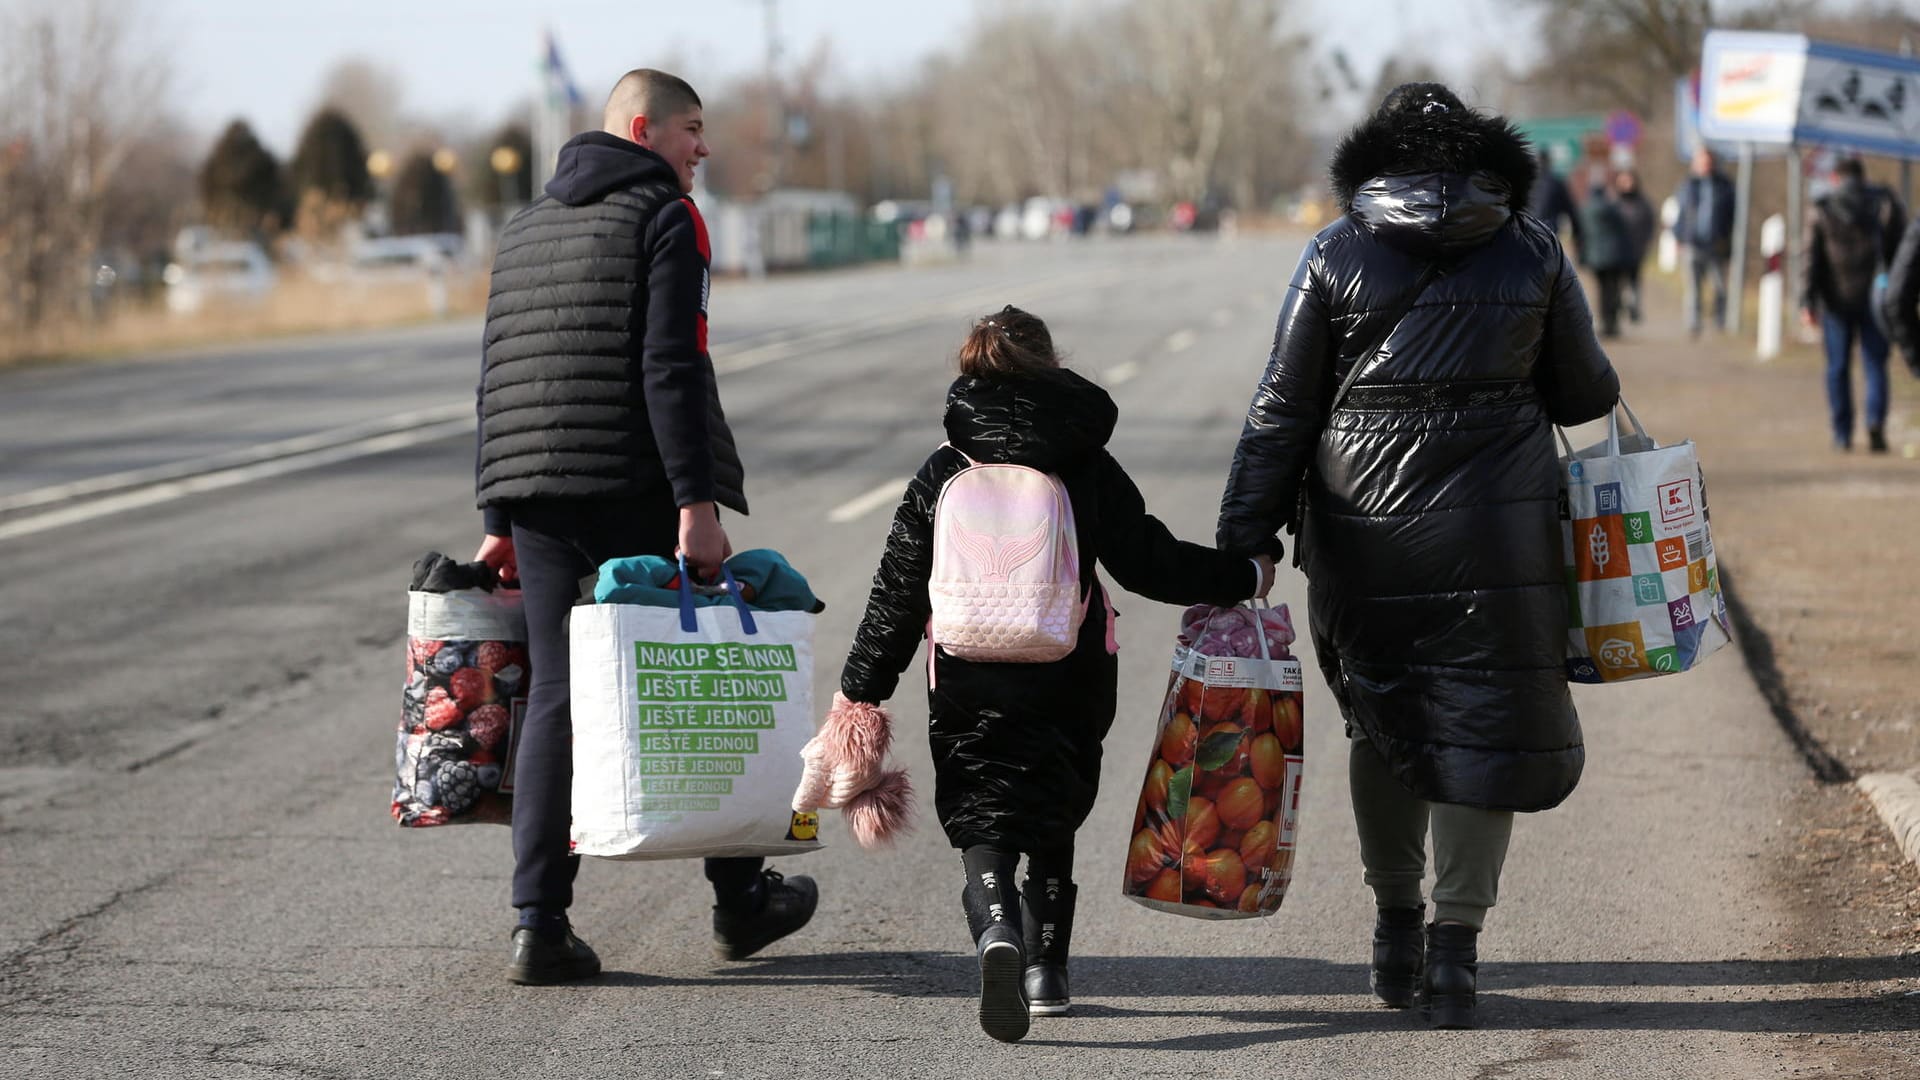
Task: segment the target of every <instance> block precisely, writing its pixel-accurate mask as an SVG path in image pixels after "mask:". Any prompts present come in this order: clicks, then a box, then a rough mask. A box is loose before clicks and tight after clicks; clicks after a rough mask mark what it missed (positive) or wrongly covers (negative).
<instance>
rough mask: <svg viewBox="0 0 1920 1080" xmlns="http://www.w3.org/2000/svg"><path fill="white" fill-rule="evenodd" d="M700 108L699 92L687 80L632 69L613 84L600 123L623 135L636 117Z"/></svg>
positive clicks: (665, 115) (660, 116) (664, 115)
mask: <svg viewBox="0 0 1920 1080" xmlns="http://www.w3.org/2000/svg"><path fill="white" fill-rule="evenodd" d="M701 107H702V106H701V104H700V95H699V94H696V93H694V92H693V87H691V86H689V85H687V80H685V79H682V78H681V77H679V76H678V75H669V74H667V73H666V72H664V71H655V70H654V69H652V68H635V69H633V70H632V71H629V72H627V73H626V74H625V75H622V76H620V81H619V82H617V83H614V84H613V93H611V94H608V95H607V107H606V109H605V110H604V112H603V113H602V116H601V126H603V127H605V128H606V129H607V130H609V131H618V132H620V133H622V134H624V131H623V130H622V129H624V128H625V127H626V126H627V124H628V123H629V122H630V121H631V120H632V119H633V118H634V117H636V116H644V117H647V118H648V119H649V120H653V119H667V118H670V117H675V116H679V115H680V114H681V113H684V112H686V111H688V110H689V109H698V108H701Z"/></svg>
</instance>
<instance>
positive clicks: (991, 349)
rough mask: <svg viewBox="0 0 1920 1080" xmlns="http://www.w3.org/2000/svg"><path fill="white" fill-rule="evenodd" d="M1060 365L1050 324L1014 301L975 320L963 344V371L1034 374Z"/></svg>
mask: <svg viewBox="0 0 1920 1080" xmlns="http://www.w3.org/2000/svg"><path fill="white" fill-rule="evenodd" d="M1059 366H1060V357H1059V356H1058V355H1056V354H1055V353H1054V351H1053V335H1052V334H1049V333H1048V332H1047V324H1046V323H1044V322H1041V321H1040V320H1039V318H1038V317H1036V316H1034V315H1030V314H1028V313H1027V312H1024V311H1022V310H1020V309H1019V308H1017V307H1014V306H1013V305H1012V304H1008V305H1007V306H1006V307H1004V308H1001V309H1000V310H999V311H996V312H994V313H993V314H992V315H988V316H986V317H985V318H983V319H981V320H980V321H978V322H976V323H974V324H973V329H972V330H971V331H969V332H968V333H967V340H966V341H965V342H964V343H962V344H961V346H960V373H961V374H962V375H971V376H974V377H976V378H992V377H995V376H1008V375H1034V374H1038V373H1040V372H1043V371H1051V370H1053V369H1055V368H1057V367H1059Z"/></svg>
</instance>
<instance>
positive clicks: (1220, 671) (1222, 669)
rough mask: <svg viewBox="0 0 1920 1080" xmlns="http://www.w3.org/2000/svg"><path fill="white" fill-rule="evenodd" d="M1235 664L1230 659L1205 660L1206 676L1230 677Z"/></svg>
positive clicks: (1210, 677)
mask: <svg viewBox="0 0 1920 1080" xmlns="http://www.w3.org/2000/svg"><path fill="white" fill-rule="evenodd" d="M1235 666H1236V665H1235V664H1234V662H1233V661H1232V660H1209V661H1207V678H1209V679H1212V678H1226V679H1231V678H1232V677H1233V671H1234V667H1235Z"/></svg>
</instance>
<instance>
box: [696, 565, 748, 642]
mask: <svg viewBox="0 0 1920 1080" xmlns="http://www.w3.org/2000/svg"><path fill="white" fill-rule="evenodd" d="M679 561H680V629H681V631H682V632H684V633H688V634H692V633H697V632H699V629H700V620H699V619H698V618H697V617H695V615H694V609H693V575H692V574H691V573H688V571H687V557H686V556H685V555H681V556H679ZM720 582H721V584H722V585H724V586H725V588H726V590H727V595H728V596H730V597H732V598H733V605H734V608H735V609H736V610H738V611H739V612H740V629H741V630H743V631H745V632H746V634H747V635H748V636H749V637H751V636H752V635H754V634H758V633H759V632H760V628H759V627H758V626H757V625H755V624H754V621H753V612H752V611H751V610H750V609H748V607H747V600H746V597H744V596H742V595H741V594H740V583H739V582H737V581H735V580H733V571H731V570H729V569H727V567H726V564H724V563H722V564H721V566H720Z"/></svg>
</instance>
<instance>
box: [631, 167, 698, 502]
mask: <svg viewBox="0 0 1920 1080" xmlns="http://www.w3.org/2000/svg"><path fill="white" fill-rule="evenodd" d="M645 244H646V249H645V251H644V252H643V253H642V254H643V255H644V257H645V258H646V260H647V325H646V338H645V340H644V342H643V344H642V346H641V352H640V386H641V391H642V393H644V394H645V396H646V402H647V421H648V423H649V424H651V425H652V427H653V439H654V443H655V445H656V446H657V447H658V449H659V453H660V463H661V465H662V466H664V467H665V469H666V473H667V480H668V482H669V483H670V484H671V485H672V486H673V501H674V505H676V506H687V505H690V504H692V503H698V502H711V501H713V498H714V485H713V433H712V430H711V425H710V418H711V416H712V413H713V403H712V401H711V400H710V398H711V395H712V392H713V374H712V367H713V361H712V360H710V359H708V357H707V329H706V321H707V234H706V225H705V224H704V223H703V222H702V221H701V220H700V216H699V211H697V210H695V209H694V208H693V204H692V203H691V202H689V201H687V200H686V199H676V200H675V201H673V202H671V203H668V204H667V205H666V206H664V207H662V208H661V209H660V211H659V213H658V214H656V215H655V216H654V219H653V223H652V224H651V225H650V226H649V227H648V230H647V236H646V238H645Z"/></svg>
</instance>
